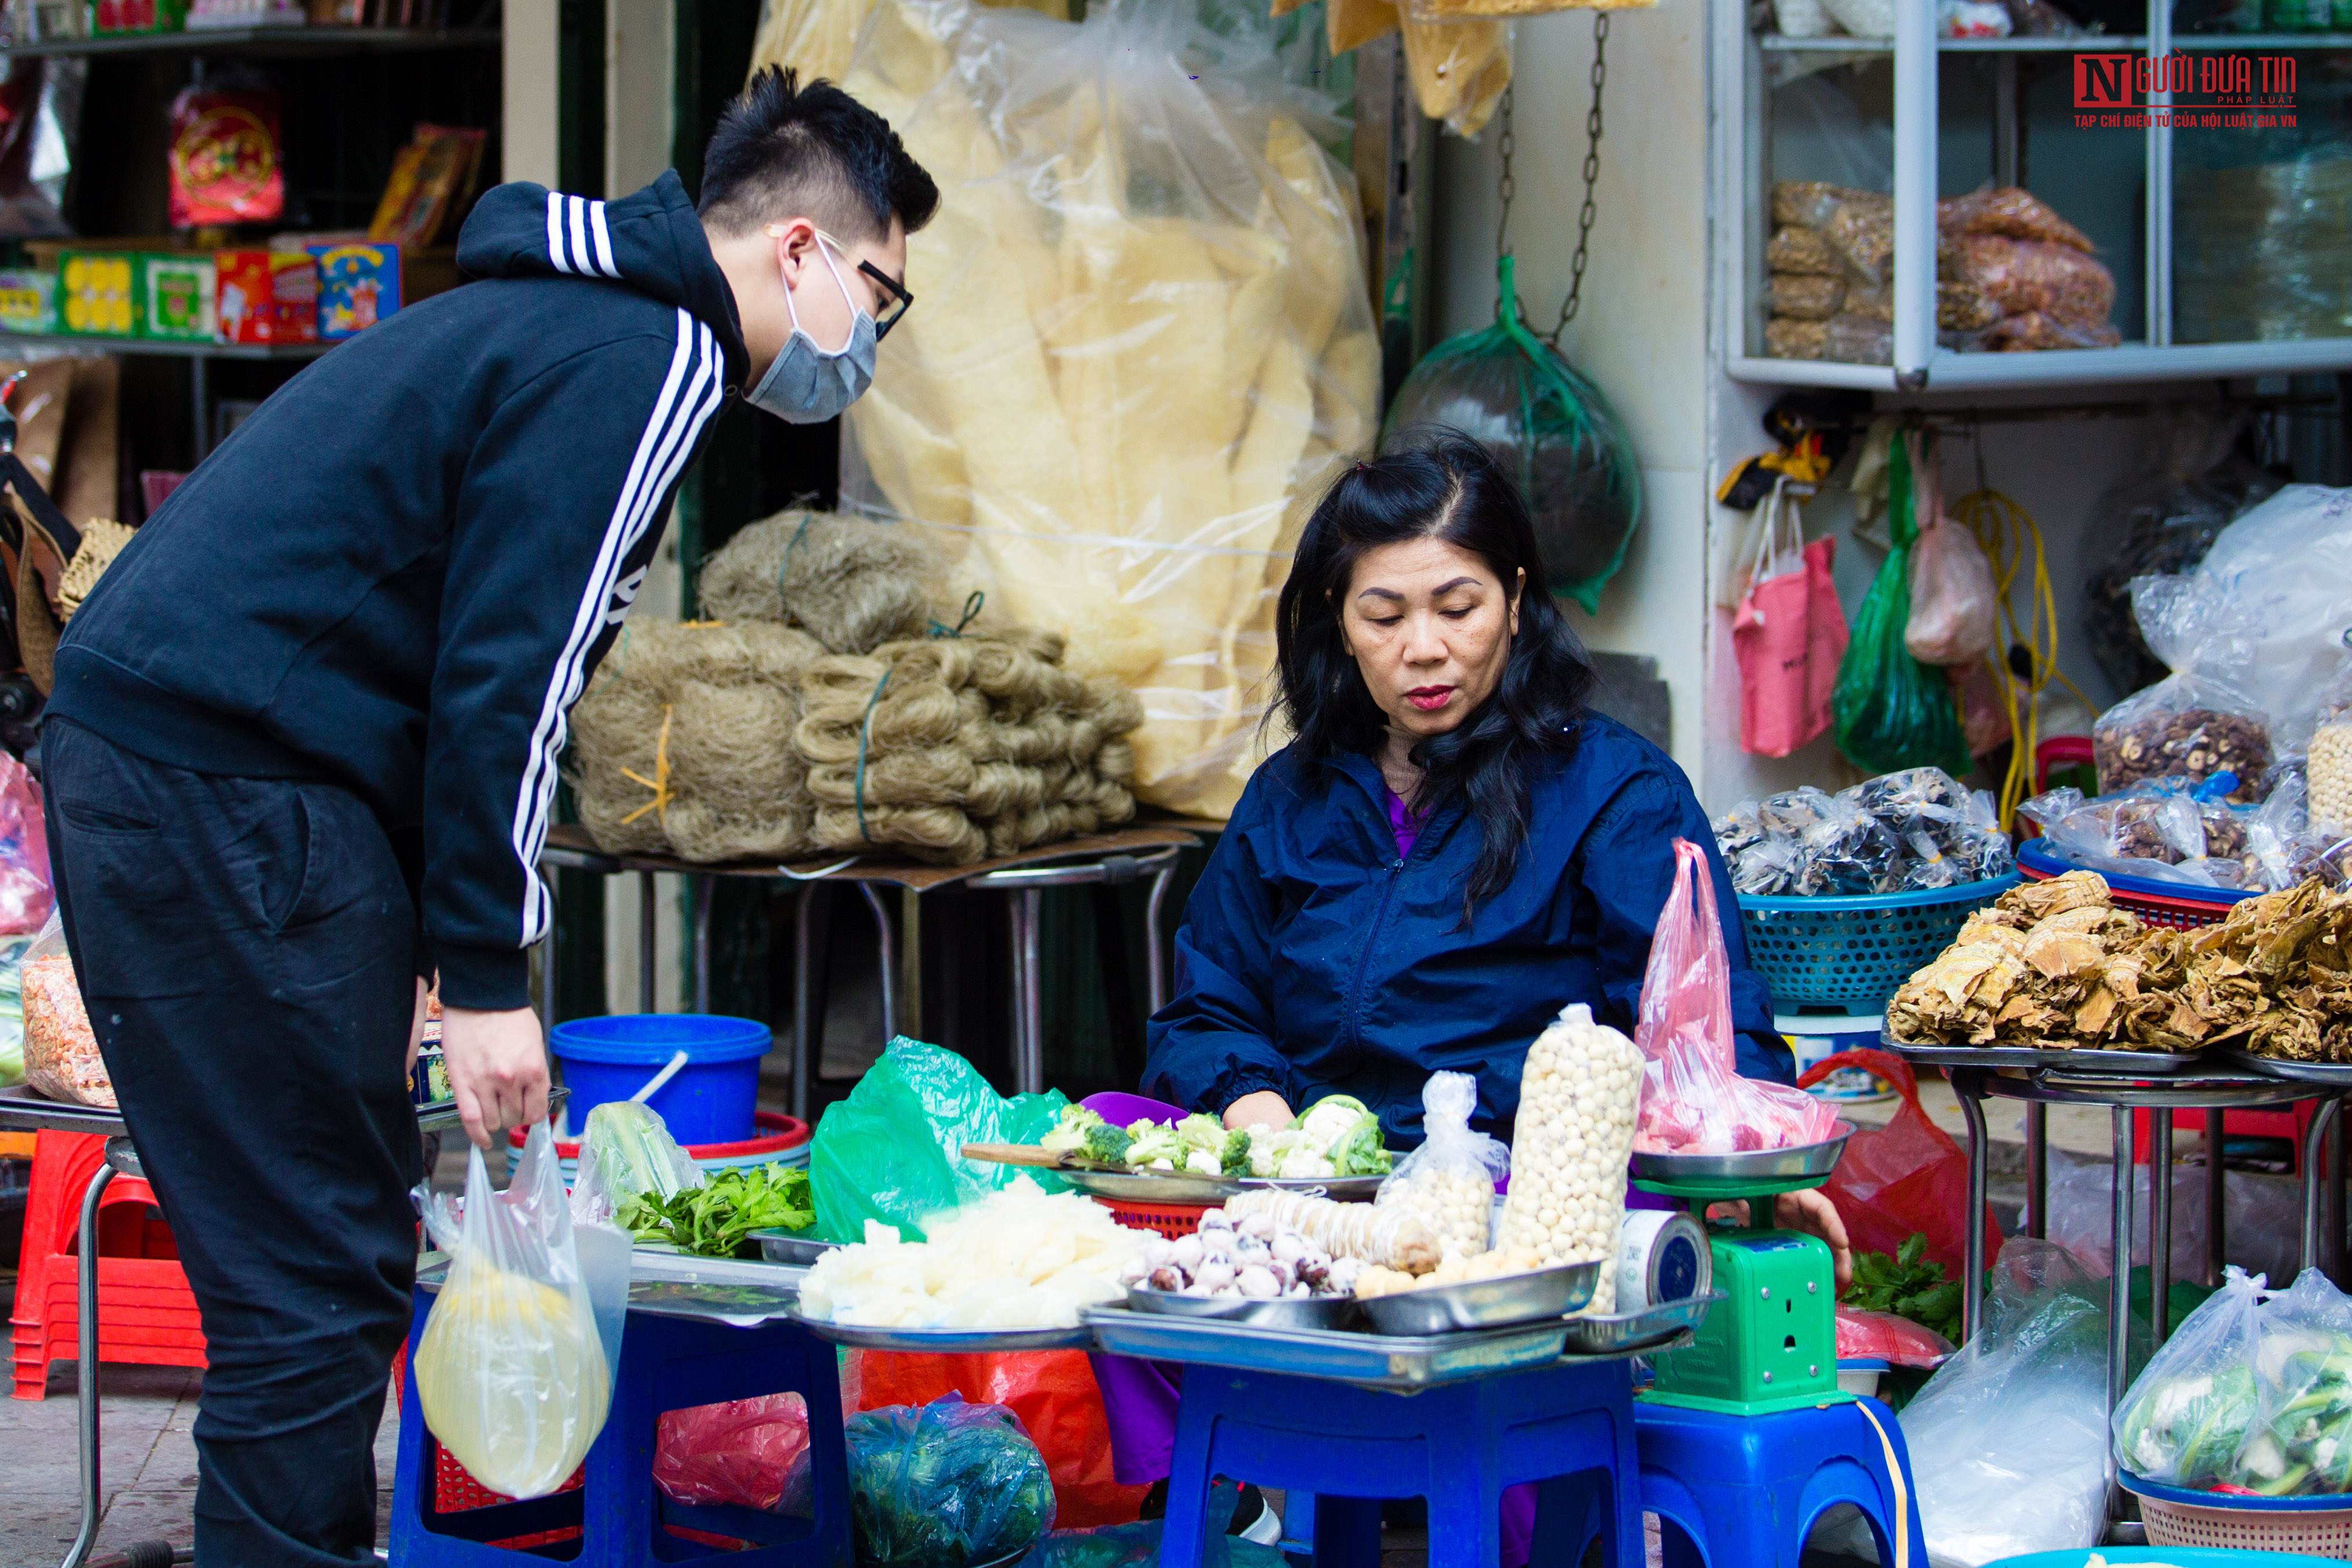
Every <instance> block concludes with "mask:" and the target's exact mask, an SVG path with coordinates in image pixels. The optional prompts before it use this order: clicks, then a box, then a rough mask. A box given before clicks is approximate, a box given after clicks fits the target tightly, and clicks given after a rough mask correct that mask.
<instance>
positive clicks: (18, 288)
mask: <svg viewBox="0 0 2352 1568" xmlns="http://www.w3.org/2000/svg"><path fill="white" fill-rule="evenodd" d="M57 289H58V279H57V275H56V274H55V273H49V272H34V271H30V270H19V269H16V268H10V269H7V270H0V332H54V331H56V330H57V329H58V306H57V298H58V295H57Z"/></svg>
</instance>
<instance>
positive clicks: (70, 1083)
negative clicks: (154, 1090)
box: [18, 911, 116, 1111]
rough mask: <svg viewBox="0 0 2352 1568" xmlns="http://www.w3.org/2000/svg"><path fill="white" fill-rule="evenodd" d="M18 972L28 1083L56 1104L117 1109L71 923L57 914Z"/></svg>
mask: <svg viewBox="0 0 2352 1568" xmlns="http://www.w3.org/2000/svg"><path fill="white" fill-rule="evenodd" d="M18 974H19V975H20V976H21V983H22V985H23V988H24V990H23V1000H24V1009H25V1082H26V1083H28V1084H30V1085H32V1087H33V1088H34V1089H35V1090H36V1091H37V1092H40V1093H43V1094H46V1095H47V1096H48V1097H49V1098H50V1099H52V1100H62V1101H65V1102H66V1103H68V1104H73V1105H96V1106H98V1107H100V1109H102V1110H108V1111H111V1110H114V1109H115V1108H116V1106H115V1101H114V1080H113V1079H112V1078H110V1076H108V1073H107V1071H106V1059H105V1058H104V1057H102V1056H100V1054H99V1050H98V1037H97V1036H96V1035H95V1034H93V1033H91V1032H90V1027H89V1012H88V1010H87V1009H84V1008H83V1006H82V1001H81V986H80V984H79V982H78V981H77V980H76V979H75V978H74V966H73V956H72V955H71V954H69V953H68V952H67V951H66V932H65V925H64V924H63V923H62V922H60V921H59V920H58V916H57V915H56V913H55V912H54V911H52V912H51V914H50V915H49V918H48V921H47V924H46V925H43V926H42V927H41V930H40V935H38V936H35V937H34V938H33V945H32V946H29V947H27V948H26V949H25V957H24V961H23V965H22V967H20V969H19V970H18Z"/></svg>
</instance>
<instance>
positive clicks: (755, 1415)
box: [654, 1394, 809, 1511]
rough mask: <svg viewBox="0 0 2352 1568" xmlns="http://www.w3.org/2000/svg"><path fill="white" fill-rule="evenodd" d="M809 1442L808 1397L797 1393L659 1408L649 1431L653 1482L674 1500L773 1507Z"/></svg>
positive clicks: (768, 1509)
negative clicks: (659, 1413) (653, 1428)
mask: <svg viewBox="0 0 2352 1568" xmlns="http://www.w3.org/2000/svg"><path fill="white" fill-rule="evenodd" d="M808 1446H809V1424H808V1401H807V1400H805V1399H803V1398H802V1397H801V1396H799V1395H797V1394H763V1395H761V1396H759V1397H758V1398H756V1399H730V1400H726V1401H724V1402H722V1403H720V1404H718V1405H698V1406H693V1407H692V1408H690V1409H686V1410H665V1411H663V1412H662V1417H661V1421H660V1423H659V1425H658V1426H657V1427H656V1431H655V1436H654V1484H655V1485H656V1486H657V1487H659V1488H661V1490H662V1493H663V1495H664V1496H666V1497H668V1498H669V1499H671V1500H673V1501H676V1502H684V1503H722V1504H725V1505H727V1506H729V1507H731V1508H756V1509H761V1510H767V1511H772V1510H774V1509H776V1508H777V1507H778V1505H779V1504H780V1503H781V1502H782V1500H783V1496H784V1486H785V1483H786V1481H787V1480H788V1479H789V1478H790V1477H791V1475H792V1469H793V1460H795V1459H797V1458H800V1457H801V1455H802V1454H803V1453H805V1452H806V1451H807V1449H808Z"/></svg>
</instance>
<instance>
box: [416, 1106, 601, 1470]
mask: <svg viewBox="0 0 2352 1568" xmlns="http://www.w3.org/2000/svg"><path fill="white" fill-rule="evenodd" d="M425 1223H426V1224H427V1225H428V1226H429V1227H431V1228H432V1231H433V1239H434V1242H435V1244H436V1245H437V1246H439V1247H440V1248H442V1249H444V1250H446V1251H447V1252H448V1253H449V1254H450V1255H451V1260H450V1264H449V1273H448V1277H447V1279H446V1281H443V1283H442V1286H441V1294H440V1299H439V1300H438V1301H436V1302H435V1303H434V1306H433V1315H432V1317H431V1318H430V1319H428V1320H427V1321H426V1322H425V1337H424V1339H423V1341H422V1342H421V1343H419V1344H418V1345H417V1348H416V1364H415V1369H414V1375H415V1378H416V1397H417V1400H418V1403H419V1404H421V1405H422V1406H423V1407H424V1411H425V1425H426V1426H427V1427H431V1428H432V1431H433V1436H434V1437H436V1439H437V1440H438V1441H439V1442H440V1444H441V1446H442V1447H443V1448H446V1449H448V1450H449V1454H450V1457H451V1458H454V1459H456V1460H457V1462H458V1463H459V1464H461V1465H463V1466H465V1467H466V1469H467V1472H468V1473H469V1474H471V1475H472V1476H473V1477H474V1478H475V1479H477V1480H478V1481H480V1482H481V1483H482V1485H484V1486H486V1487H488V1488H489V1489H490V1490H492V1491H497V1492H503V1493H505V1494H506V1495H508V1496H509V1497H515V1498H531V1497H544V1496H546V1495H547V1494H548V1493H550V1492H551V1491H554V1490H556V1489H557V1488H559V1487H561V1486H562V1484H563V1483H564V1481H565V1480H566V1479H569V1478H570V1477H571V1475H572V1471H573V1470H575V1469H579V1468H580V1461H581V1460H582V1459H583V1458H586V1457H587V1453H588V1446H589V1445H590V1444H591V1443H593V1442H594V1441H595V1440H596V1434H597V1433H598V1432H599V1431H601V1430H603V1428H604V1416H605V1413H606V1411H607V1410H608V1409H609V1407H610V1406H611V1404H612V1396H613V1369H614V1364H615V1363H616V1362H617V1361H618V1359H619V1355H620V1343H621V1323H622V1320H623V1318H624V1317H625V1315H626V1313H627V1311H628V1299H629V1239H628V1237H627V1236H626V1235H625V1234H624V1233H622V1232H620V1231H618V1230H614V1229H613V1228H611V1227H609V1226H601V1225H578V1226H575V1225H574V1224H573V1223H572V1213H571V1209H570V1207H569V1206H568V1205H567V1204H566V1202H565V1199H564V1195H563V1177H562V1172H561V1171H560V1170H559V1169H558V1167H557V1166H556V1162H555V1144H554V1140H553V1139H552V1138H551V1137H550V1136H549V1134H548V1130H547V1124H545V1123H544V1122H542V1123H541V1124H538V1125H537V1126H534V1127H533V1128H531V1130H530V1137H529V1138H528V1139H526V1140H525V1141H524V1144H523V1153H522V1162H521V1164H520V1166H518V1167H517V1168H516V1171H515V1175H514V1179H513V1181H512V1182H511V1183H509V1185H508V1186H507V1189H506V1190H505V1191H504V1192H499V1191H496V1190H494V1189H493V1188H492V1187H491V1186H490V1173H489V1170H488V1167H487V1166H484V1165H483V1164H482V1152H481V1150H480V1149H478V1148H477V1149H474V1150H472V1151H471V1155H470V1157H469V1158H468V1160H467V1165H466V1198H465V1203H464V1206H463V1207H462V1209H457V1208H455V1207H454V1206H453V1205H452V1204H451V1203H450V1201H449V1199H448V1197H447V1196H446V1195H445V1194H436V1195H435V1197H434V1200H433V1202H432V1203H431V1204H430V1205H429V1206H428V1207H427V1208H426V1210H425Z"/></svg>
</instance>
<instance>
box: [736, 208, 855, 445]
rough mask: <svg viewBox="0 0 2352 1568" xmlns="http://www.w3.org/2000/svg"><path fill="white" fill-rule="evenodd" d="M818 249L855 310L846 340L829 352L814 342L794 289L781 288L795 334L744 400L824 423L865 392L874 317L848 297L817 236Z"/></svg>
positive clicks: (792, 419) (784, 416)
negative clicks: (795, 302)
mask: <svg viewBox="0 0 2352 1568" xmlns="http://www.w3.org/2000/svg"><path fill="white" fill-rule="evenodd" d="M817 254H818V255H820V256H824V266H825V270H826V271H828V272H830V273H832V274H833V282H834V287H836V288H838V289H840V290H841V297H842V298H843V299H845V300H846V301H848V304H849V308H850V310H851V312H852V315H853V319H852V320H851V322H850V327H849V341H847V342H846V343H844V344H843V345H842V346H841V347H840V348H838V349H835V350H832V351H831V352H827V351H826V350H823V349H820V348H818V347H817V346H816V340H815V339H814V338H812V337H810V336H809V335H808V333H807V332H805V331H804V330H803V329H802V328H801V313H800V311H799V310H798V309H797V308H794V307H793V291H792V290H791V289H789V288H787V289H785V290H784V308H785V309H786V310H789V311H791V312H792V318H793V335H792V337H791V338H789V339H788V340H785V343H784V347H783V351H782V352H781V353H779V354H778V355H777V356H776V362H775V363H774V364H772V365H770V366H769V367H768V373H767V374H766V375H764V376H761V378H760V384H759V385H758V386H756V387H753V388H752V389H751V397H750V398H749V399H748V400H747V401H748V402H750V403H751V406H752V407H753V408H756V409H759V410H761V412H763V413H772V414H774V415H775V416H776V417H777V418H778V419H781V420H784V421H786V422H788V423H793V424H823V423H824V422H825V421H826V420H828V419H832V418H834V417H835V415H837V414H839V413H841V412H842V411H843V410H844V409H845V408H847V407H848V406H849V405H850V404H851V403H853V402H856V401H857V400H858V399H859V398H860V397H862V396H864V395H865V392H866V388H867V387H868V386H869V385H871V384H872V383H873V381H874V347H875V341H876V339H875V332H874V317H873V315H872V314H871V313H870V312H868V311H867V310H866V308H864V307H863V306H861V305H859V304H858V303H857V301H856V300H855V299H852V298H850V296H849V285H847V284H845V283H844V282H842V280H841V269H840V268H839V267H835V266H834V264H833V256H832V254H831V252H830V251H829V250H828V249H827V248H826V246H825V243H824V240H823V239H819V240H818V241H817Z"/></svg>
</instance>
